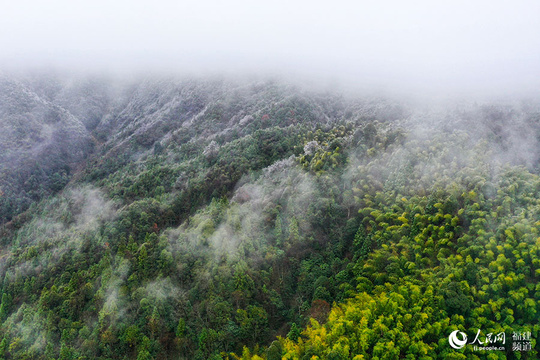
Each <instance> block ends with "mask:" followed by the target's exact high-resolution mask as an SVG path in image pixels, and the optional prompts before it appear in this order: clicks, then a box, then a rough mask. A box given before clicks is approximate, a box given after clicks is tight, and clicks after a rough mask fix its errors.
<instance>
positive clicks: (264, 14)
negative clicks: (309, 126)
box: [0, 0, 540, 89]
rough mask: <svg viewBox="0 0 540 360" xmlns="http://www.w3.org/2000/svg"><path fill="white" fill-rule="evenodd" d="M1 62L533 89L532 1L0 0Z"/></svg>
mask: <svg viewBox="0 0 540 360" xmlns="http://www.w3.org/2000/svg"><path fill="white" fill-rule="evenodd" d="M0 64H1V66H3V67H6V68H8V67H14V66H23V67H25V66H30V67H42V66H51V65H53V66H56V67H60V68H61V67H64V66H66V67H77V68H82V69H87V68H88V69H94V70H95V69H103V68H104V69H108V70H112V71H120V70H122V69H130V70H141V69H144V70H147V69H150V70H154V71H167V70H176V71H183V72H186V71H187V72H189V71H196V70H202V71H212V72H221V71H235V70H246V69H247V70H248V71H252V72H258V71H278V72H279V71H285V72H293V73H301V74H304V75H314V74H316V75H317V76H321V77H326V78H336V79H341V80H346V81H352V82H355V81H357V82H364V83H368V84H370V83H373V84H378V85H381V86H397V85H400V86H404V87H426V88H431V87H437V88H453V87H464V88H465V87H475V88H476V87H477V88H486V89H490V88H493V87H496V88H508V89H510V88H512V89H519V88H533V89H534V88H538V87H539V86H540V1H538V0H521V1H520V0H513V1H502V0H491V1H484V0H468V1H461V0H452V1H414V0H413V1H397V0H396V1H390V0H386V1H385V0H382V1H381V0H378V1H375V0H374V1H361V0H359V1H336V0H334V1H325V2H322V1H317V0H312V1H304V0H301V1H293V0H289V1H282V0H273V1H241V0H229V1H210V0H199V1H191V0H189V1H170V0H161V1H160V0H154V1H146V0H129V1H127V0H117V1H114V0H107V1H105V0H91V1H87V0H81V1H77V0H48V1H37V0H0Z"/></svg>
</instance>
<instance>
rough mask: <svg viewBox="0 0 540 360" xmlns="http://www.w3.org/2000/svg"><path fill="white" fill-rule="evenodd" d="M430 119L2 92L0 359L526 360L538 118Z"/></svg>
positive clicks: (502, 109)
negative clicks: (491, 339)
mask: <svg viewBox="0 0 540 360" xmlns="http://www.w3.org/2000/svg"><path fill="white" fill-rule="evenodd" d="M113 85H114V86H113ZM434 108H435V107H433V108H431V109H430V110H429V111H427V110H422V111H420V110H418V109H417V108H413V107H412V106H408V105H405V104H401V103H399V102H394V101H390V100H385V99H378V98H360V99H355V98H352V97H347V96H344V95H339V94H334V93H328V92H317V91H308V90H306V89H305V88H302V87H296V86H292V85H288V84H285V83H281V82H278V81H260V82H247V81H246V82H240V81H238V82H233V81H228V80H227V81H226V80H209V79H192V80H156V79H153V80H144V81H138V80H137V81H131V82H122V83H121V85H118V83H116V82H115V81H113V80H110V79H99V80H96V79H90V80H89V79H68V80H66V79H63V78H43V77H29V78H24V79H3V80H2V81H1V82H0V134H1V135H0V148H1V150H2V151H1V153H0V223H1V224H2V225H1V228H0V246H1V248H0V251H1V252H0V285H1V287H0V296H1V303H0V358H4V359H139V360H143V359H231V360H232V359H261V358H263V359H268V360H276V359H282V358H285V359H355V360H358V359H402V358H407V359H435V358H448V359H470V358H479V359H505V358H512V357H514V358H527V359H535V358H537V356H538V349H537V346H536V341H537V340H536V339H537V338H538V336H539V335H540V331H539V330H540V325H539V321H538V320H540V285H539V281H538V280H539V278H540V235H539V230H540V177H539V174H538V171H539V164H540V162H539V161H540V111H539V109H538V108H536V107H535V106H533V105H531V103H528V102H521V103H508V104H502V103H497V104H493V103H491V104H487V103H486V104H474V105H467V104H462V105H459V106H453V107H440V108H438V109H437V110H434ZM458 329H459V330H460V331H463V332H465V333H466V334H467V335H469V337H470V339H469V340H472V339H473V338H474V335H475V334H476V331H477V330H478V329H481V332H482V338H485V336H486V334H488V333H492V334H499V333H501V332H504V333H505V334H506V344H505V350H504V351H477V350H474V349H473V347H472V345H467V346H465V347H464V348H462V349H459V350H456V349H453V348H451V347H450V345H449V343H448V335H449V334H450V333H451V332H452V331H454V330H458ZM513 332H520V333H522V332H530V333H531V343H532V348H531V350H530V351H522V352H519V351H513V349H512V335H511V334H512V333H513ZM471 337H472V338H471Z"/></svg>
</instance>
